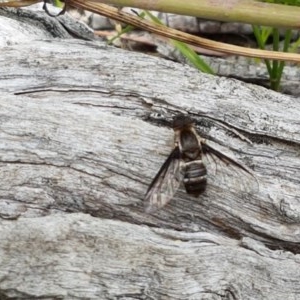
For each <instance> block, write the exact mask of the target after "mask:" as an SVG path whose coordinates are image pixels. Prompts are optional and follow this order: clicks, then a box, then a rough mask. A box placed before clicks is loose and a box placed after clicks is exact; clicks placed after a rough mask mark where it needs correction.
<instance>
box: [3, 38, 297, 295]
mask: <svg viewBox="0 0 300 300" xmlns="http://www.w3.org/2000/svg"><path fill="white" fill-rule="evenodd" d="M0 65H1V68H0V76H1V78H2V80H1V81H0V89H1V95H0V106H1V108H0V109H1V110H0V111H1V116H0V135H1V144H0V158H1V161H0V174H1V181H0V197H1V198H0V224H1V225H0V231H1V232H0V239H1V242H0V252H1V256H0V257H1V259H0V270H1V272H0V299H10V298H14V299H16V298H17V299H33V298H37V299H41V298H43V299H75V298H79V299H118V298H122V299H222V298H225V299H283V298H286V299H297V298H298V295H299V290H300V284H299V282H298V278H299V275H300V271H299V262H300V261H299V255H298V254H299V253H300V244H299V242H300V234H299V232H300V231H299V223H300V199H299V181H300V175H299V168H300V157H299V143H300V133H299V132H300V130H299V129H300V126H299V121H298V120H299V117H300V113H299V111H300V104H299V101H297V100H298V99H295V98H292V97H289V96H284V95H281V94H278V93H275V92H271V91H269V90H266V89H264V88H261V87H258V86H255V85H249V84H245V83H241V82H238V81H236V80H230V79H226V78H219V77H213V76H209V75H205V74H201V73H199V72H197V71H196V70H193V69H192V68H190V67H187V66H181V65H179V64H175V63H173V62H170V61H165V60H162V59H158V58H155V57H151V56H147V55H143V54H139V53H132V52H128V51H124V50H118V49H114V48H112V47H108V46H106V45H105V44H104V43H100V42H94V41H90V42H87V41H80V40H74V39H69V40H44V41H30V42H28V43H26V42H24V41H23V43H22V44H16V45H11V46H7V47H2V48H1V61H0ZM183 111H184V112H186V113H189V114H190V115H192V116H193V117H194V118H195V119H196V121H197V125H198V127H197V128H198V130H201V134H202V135H203V136H204V137H206V138H207V139H209V140H210V143H211V144H212V145H214V146H215V147H217V148H218V149H220V150H222V151H224V153H226V154H227V155H229V156H230V157H233V158H235V159H236V160H238V161H240V162H242V163H243V164H245V165H247V167H248V168H250V169H252V170H253V172H254V174H255V176H256V178H257V181H258V188H257V189H253V190H252V191H251V192H244V191H242V190H241V189H240V188H239V184H238V183H239V180H243V179H242V178H241V179H240V178H238V176H237V175H236V174H234V172H233V171H232V170H231V169H229V172H231V173H230V174H229V175H230V176H229V178H228V180H226V181H224V182H223V183H222V184H220V182H219V181H218V170H217V171H216V174H213V176H212V179H215V180H216V181H215V182H214V181H210V182H209V185H208V188H207V190H206V192H205V193H204V194H203V195H201V196H200V197H199V198H193V197H191V196H188V195H187V194H186V193H185V191H184V189H183V188H180V190H179V191H178V193H177V194H176V195H175V197H174V199H173V200H172V201H171V202H170V203H169V204H168V205H167V206H166V207H164V208H163V209H162V210H160V211H158V212H156V213H153V214H146V213H145V212H144V204H143V198H144V195H145V192H146V190H147V186H148V185H149V184H150V182H151V180H152V178H153V177H154V175H155V174H156V172H157V171H158V169H159V167H160V166H161V164H162V163H163V161H164V160H165V159H166V157H167V156H168V154H169V153H170V151H171V150H172V147H173V131H172V130H171V129H170V128H169V127H168V126H165V124H166V123H164V121H165V119H166V118H168V117H169V116H170V115H174V114H176V113H178V112H183ZM159 124H160V126H159ZM237 132H240V133H242V134H243V135H244V136H245V137H246V138H247V139H248V140H251V141H252V143H249V142H248V141H247V140H246V139H244V140H243V139H241V138H240V136H239V134H237ZM251 184H253V183H252V182H249V185H251Z"/></svg>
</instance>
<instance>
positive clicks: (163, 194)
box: [145, 147, 184, 213]
mask: <svg viewBox="0 0 300 300" xmlns="http://www.w3.org/2000/svg"><path fill="white" fill-rule="evenodd" d="M183 177H184V163H183V161H182V160H181V158H180V151H179V148H178V147H175V148H174V149H173V151H172V152H171V154H170V155H169V157H168V158H167V160H166V161H165V162H164V164H163V165H162V167H161V168H160V170H159V171H158V173H157V174H156V176H155V178H154V179H153V181H152V183H151V184H150V186H149V188H148V191H147V193H146V196H145V211H146V212H147V213H152V212H155V211H156V210H158V209H160V208H162V207H163V206H165V205H166V204H167V203H168V202H169V201H170V200H171V199H172V198H173V196H174V194H175V193H176V191H177V189H178V188H179V186H180V183H181V182H182V180H183Z"/></svg>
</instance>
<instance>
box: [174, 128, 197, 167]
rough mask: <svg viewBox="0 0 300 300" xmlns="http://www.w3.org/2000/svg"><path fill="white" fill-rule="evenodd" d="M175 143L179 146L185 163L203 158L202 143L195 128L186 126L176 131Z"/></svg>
mask: <svg viewBox="0 0 300 300" xmlns="http://www.w3.org/2000/svg"><path fill="white" fill-rule="evenodd" d="M175 143H176V144H177V145H178V146H179V150H180V153H181V156H182V158H183V159H184V160H185V161H190V160H195V159H197V158H201V154H202V148H201V142H200V138H199V136H198V134H197V133H196V131H195V129H194V127H192V126H186V127H183V128H180V129H176V130H175Z"/></svg>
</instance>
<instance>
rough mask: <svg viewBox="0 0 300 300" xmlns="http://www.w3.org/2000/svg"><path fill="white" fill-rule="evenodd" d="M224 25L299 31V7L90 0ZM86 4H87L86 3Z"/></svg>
mask: <svg viewBox="0 0 300 300" xmlns="http://www.w3.org/2000/svg"><path fill="white" fill-rule="evenodd" d="M91 1H92V2H95V3H103V4H110V5H116V6H121V7H124V6H128V7H135V8H142V9H146V10H157V11H163V12H168V13H174V14H179V15H187V16H195V17H199V18H205V19H210V20H218V21H225V22H241V23H249V24H256V25H265V26H272V27H290V28H300V8H299V7H295V6H288V5H280V4H272V3H263V2H259V1H253V0H206V1H204V0H189V1H182V0H155V1H153V0H91ZM88 2H89V1H88Z"/></svg>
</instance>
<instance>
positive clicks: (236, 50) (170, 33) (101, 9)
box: [68, 0, 300, 62]
mask: <svg viewBox="0 0 300 300" xmlns="http://www.w3.org/2000/svg"><path fill="white" fill-rule="evenodd" d="M115 2H116V1H115ZM123 2H125V1H123ZM150 2H151V1H150ZM68 4H69V5H71V6H73V7H77V8H82V9H86V10H89V11H91V12H94V13H97V14H100V15H103V16H106V17H109V18H112V19H114V20H117V21H120V22H123V23H126V24H130V25H133V26H135V27H137V28H142V29H144V30H147V31H150V32H153V33H156V34H158V35H161V36H165V37H168V38H171V39H174V40H179V41H182V42H185V43H187V44H190V45H194V46H200V47H203V48H205V49H209V50H214V51H220V52H224V53H229V54H235V55H242V56H247V57H257V58H265V59H274V60H281V61H293V62H300V55H299V54H294V53H285V52H274V51H266V50H259V49H249V48H243V47H239V46H233V45H229V44H224V43H219V42H214V41H211V40H208V39H204V38H200V37H197V36H194V35H191V34H187V33H184V32H181V31H179V30H176V29H172V28H168V27H166V26H162V25H159V24H155V23H153V22H150V21H147V20H143V19H141V18H139V17H137V16H133V15H130V14H128V13H125V12H122V11H120V10H118V9H117V8H114V7H111V6H109V5H105V4H100V3H95V2H92V1H83V0H68ZM148 6H149V5H148Z"/></svg>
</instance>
